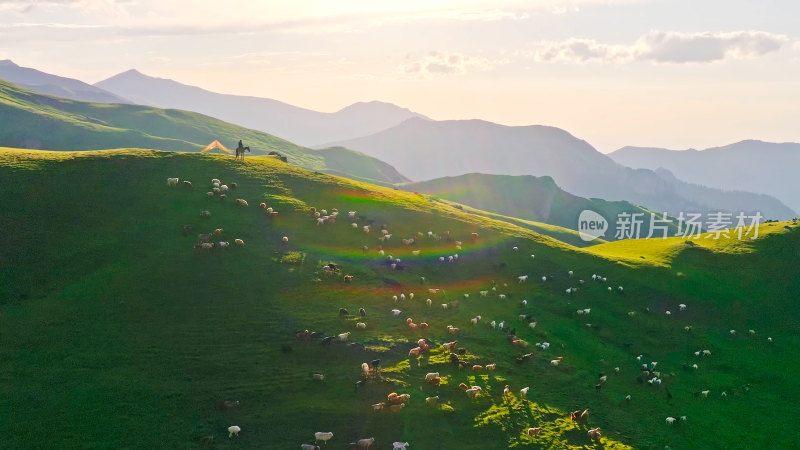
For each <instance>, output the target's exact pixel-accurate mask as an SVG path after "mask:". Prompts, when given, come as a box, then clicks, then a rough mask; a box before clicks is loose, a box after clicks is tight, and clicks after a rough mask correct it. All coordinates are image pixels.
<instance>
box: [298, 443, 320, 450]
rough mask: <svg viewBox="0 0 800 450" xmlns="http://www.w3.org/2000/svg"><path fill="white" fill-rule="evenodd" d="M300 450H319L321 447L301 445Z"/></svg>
mask: <svg viewBox="0 0 800 450" xmlns="http://www.w3.org/2000/svg"><path fill="white" fill-rule="evenodd" d="M300 450H319V446H316V445H313V444H300Z"/></svg>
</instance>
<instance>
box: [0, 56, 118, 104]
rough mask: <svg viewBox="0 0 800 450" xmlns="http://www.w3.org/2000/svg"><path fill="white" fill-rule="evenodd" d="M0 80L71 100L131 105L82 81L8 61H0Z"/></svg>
mask: <svg viewBox="0 0 800 450" xmlns="http://www.w3.org/2000/svg"><path fill="white" fill-rule="evenodd" d="M0 79H3V80H6V81H10V82H12V83H14V84H17V85H19V86H22V87H24V88H28V89H30V90H32V91H36V92H41V93H43V94H50V95H56V96H58V97H63V98H69V99H72V100H82V101H86V102H99V103H131V101H130V100H126V99H124V98H122V97H120V96H118V95H114V94H112V93H111V92H108V91H106V90H103V89H101V88H98V87H95V86H92V85H91V84H87V83H84V82H83V81H79V80H75V79H73V78H65V77H60V76H57V75H51V74H49V73H45V72H41V71H39V70H36V69H30V68H27V67H20V66H18V65H16V64H14V62H13V61H11V60H8V59H6V60H2V61H0Z"/></svg>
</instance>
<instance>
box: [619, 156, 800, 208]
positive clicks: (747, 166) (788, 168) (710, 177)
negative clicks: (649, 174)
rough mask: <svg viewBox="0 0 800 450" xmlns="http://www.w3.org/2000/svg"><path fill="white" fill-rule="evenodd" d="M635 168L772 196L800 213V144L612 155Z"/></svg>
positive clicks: (721, 187) (716, 186)
mask: <svg viewBox="0 0 800 450" xmlns="http://www.w3.org/2000/svg"><path fill="white" fill-rule="evenodd" d="M608 156H610V157H611V158H612V159H613V160H614V161H616V162H618V163H620V164H623V165H626V166H628V167H634V168H644V169H652V170H655V169H658V168H664V169H667V170H669V171H670V172H672V173H673V174H675V176H676V177H678V178H680V179H681V180H684V181H688V182H690V183H696V184H702V185H705V186H710V187H715V188H719V189H726V190H730V189H742V190H746V191H751V192H759V193H762V194H769V195H771V196H773V197H776V198H778V199H779V200H781V201H782V202H783V203H785V204H786V205H788V206H789V207H790V208H792V209H793V210H794V211H796V212H797V211H800V195H798V192H800V180H798V178H797V176H798V170H800V144H796V143H783V144H776V143H771V142H762V141H752V140H751V141H742V142H737V143H735V144H731V145H726V146H724V147H715V148H709V149H705V150H702V151H698V150H693V149H691V150H681V151H677V150H667V149H664V148H646V147H624V148H621V149H619V150H617V151H615V152H613V153H611V154H609V155H608Z"/></svg>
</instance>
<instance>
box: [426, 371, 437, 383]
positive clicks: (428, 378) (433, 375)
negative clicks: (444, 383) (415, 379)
mask: <svg viewBox="0 0 800 450" xmlns="http://www.w3.org/2000/svg"><path fill="white" fill-rule="evenodd" d="M438 377H439V372H428V373H426V374H425V381H431V380H433V379H434V378H438Z"/></svg>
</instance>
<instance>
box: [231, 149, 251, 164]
mask: <svg viewBox="0 0 800 450" xmlns="http://www.w3.org/2000/svg"><path fill="white" fill-rule="evenodd" d="M249 151H250V147H237V148H236V157H235V158H234V159H240V157H241V160H242V161H244V152H249Z"/></svg>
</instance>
